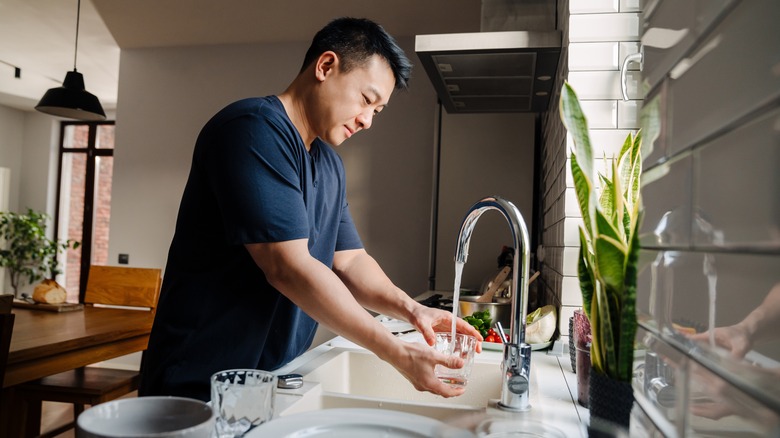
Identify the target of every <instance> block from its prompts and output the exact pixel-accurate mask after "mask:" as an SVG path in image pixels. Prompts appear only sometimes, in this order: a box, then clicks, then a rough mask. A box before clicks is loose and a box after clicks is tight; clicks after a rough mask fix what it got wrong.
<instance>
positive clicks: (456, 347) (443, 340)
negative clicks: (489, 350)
mask: <svg viewBox="0 0 780 438" xmlns="http://www.w3.org/2000/svg"><path fill="white" fill-rule="evenodd" d="M434 348H435V349H436V351H438V352H440V353H444V354H446V355H449V356H458V357H460V358H461V359H463V360H464V362H465V363H464V364H463V367H462V368H447V367H445V366H444V365H436V368H435V369H434V373H435V374H436V377H438V378H439V380H441V381H442V382H444V383H447V384H449V385H451V386H454V387H464V386H466V384H467V383H468V381H469V375H470V374H471V365H472V364H473V363H474V350H475V349H476V348H477V338H475V337H474V336H469V335H465V334H463V333H457V334H455V342H452V333H436V343H435V344H434Z"/></svg>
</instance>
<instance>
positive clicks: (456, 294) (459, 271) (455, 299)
mask: <svg viewBox="0 0 780 438" xmlns="http://www.w3.org/2000/svg"><path fill="white" fill-rule="evenodd" d="M465 264H466V263H465V262H455V286H454V289H453V292H452V329H451V330H450V331H451V334H450V351H452V349H453V348H455V322H456V321H457V320H458V308H459V307H460V305H459V303H460V277H461V275H463V265H465Z"/></svg>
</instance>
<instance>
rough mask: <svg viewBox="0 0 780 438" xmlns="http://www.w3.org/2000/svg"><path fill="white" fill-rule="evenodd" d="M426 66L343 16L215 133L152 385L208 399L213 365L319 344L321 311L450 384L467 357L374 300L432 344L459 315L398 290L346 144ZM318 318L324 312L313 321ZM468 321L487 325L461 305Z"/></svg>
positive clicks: (157, 390) (184, 219) (191, 189)
mask: <svg viewBox="0 0 780 438" xmlns="http://www.w3.org/2000/svg"><path fill="white" fill-rule="evenodd" d="M410 71H411V64H410V63H409V60H408V59H407V58H406V56H405V55H404V53H403V51H402V50H401V49H400V48H399V47H398V45H397V44H396V42H395V41H394V40H393V38H392V37H391V36H389V35H388V34H387V33H385V31H384V30H383V29H382V28H381V27H380V26H378V25H377V24H375V23H373V22H371V21H369V20H364V19H352V18H342V19H337V20H334V21H333V22H331V23H330V24H328V25H327V26H326V27H325V28H323V29H322V30H321V31H320V32H318V33H317V35H316V36H315V37H314V40H313V42H312V45H311V47H310V48H309V50H308V51H307V53H306V56H305V59H304V63H303V67H302V69H301V71H300V73H299V74H298V76H297V77H296V78H295V79H294V80H293V82H292V84H291V85H290V86H289V87H288V88H287V90H285V91H284V93H282V94H280V95H279V96H278V97H277V96H268V97H265V98H250V99H244V100H240V101H238V102H235V103H233V104H231V105H228V106H227V107H226V108H225V109H223V110H222V111H220V112H219V113H218V114H217V115H215V116H214V117H213V118H212V119H211V120H210V121H209V122H208V123H207V124H206V126H205V127H204V128H203V130H202V131H201V133H200V135H199V137H198V140H197V143H196V145H195V151H194V154H193V160H192V168H191V171H190V176H189V179H188V181H187V185H186V187H185V190H184V195H183V197H182V201H181V206H180V209H179V215H178V219H177V223H176V232H175V235H174V238H173V241H172V243H171V248H170V252H169V255H168V264H167V267H166V271H165V280H164V282H163V287H162V293H161V296H160V302H159V306H158V309H157V314H156V317H155V322H154V328H153V329H152V335H151V338H150V341H149V348H148V350H147V351H146V353H145V355H144V360H143V364H142V369H141V371H142V380H141V388H140V395H155V394H157V395H179V396H188V397H194V398H199V399H202V400H208V399H209V377H210V376H211V374H213V373H214V372H216V371H219V370H223V369H230V368H258V369H264V370H274V369H277V368H279V367H281V366H283V365H285V364H286V363H288V362H289V361H290V360H292V359H293V358H295V357H296V356H298V355H300V354H301V353H303V352H304V351H305V350H306V349H307V348H308V347H309V345H310V344H311V341H312V338H313V336H314V332H315V329H316V327H317V322H315V320H316V321H318V322H320V323H322V324H324V325H325V326H327V327H328V328H330V329H331V330H333V331H334V332H335V333H337V334H340V335H343V336H344V337H346V338H348V339H350V340H352V341H354V342H356V343H357V344H359V345H362V346H364V347H366V348H368V349H369V350H371V351H373V352H374V353H376V354H377V355H378V356H379V357H380V358H382V359H384V360H386V361H387V362H389V363H390V364H392V365H393V366H394V367H395V368H396V369H397V370H398V371H399V372H401V373H402V374H403V375H404V376H405V377H406V378H407V379H408V380H409V381H410V382H411V383H412V384H413V385H414V387H415V388H417V389H418V390H421V391H430V392H433V393H436V394H440V395H442V396H445V397H450V396H456V395H460V394H461V393H462V392H463V389H462V388H453V387H450V386H449V385H446V384H444V383H442V382H440V381H439V380H438V379H437V378H436V377H435V375H434V372H433V370H434V367H435V365H436V364H444V365H446V366H448V367H451V368H458V367H460V366H462V365H463V361H462V360H461V359H459V358H448V357H446V356H444V355H442V354H440V353H437V352H435V351H434V350H433V349H431V348H429V347H427V346H426V345H423V344H415V343H407V342H403V341H400V340H399V339H397V338H396V337H394V336H393V335H392V334H391V333H390V332H389V331H388V330H386V329H385V328H384V327H383V326H382V325H381V324H379V323H378V322H377V321H376V320H375V319H374V318H372V316H371V315H370V314H369V313H368V312H366V311H365V309H364V307H365V308H368V309H371V310H374V311H376V312H381V313H383V314H385V315H389V316H392V317H395V318H399V319H402V320H405V321H408V322H410V323H412V324H413V325H414V326H415V327H416V328H417V329H418V330H419V331H420V332H421V333H422V334H423V336H424V337H425V339H426V341H427V342H428V343H429V344H432V343H433V340H434V331H435V330H443V331H448V330H449V329H450V324H451V321H452V319H451V317H452V315H451V314H450V313H448V312H444V311H441V310H437V309H431V308H428V307H425V306H422V305H420V304H419V303H417V302H416V301H414V300H412V299H411V298H409V296H408V295H407V294H406V293H404V292H403V291H402V290H400V289H399V288H397V287H396V286H395V285H393V283H392V282H391V281H390V279H388V278H387V276H386V275H385V274H384V272H383V271H382V270H381V268H380V267H379V265H378V264H377V263H376V261H375V260H374V259H373V258H372V257H371V256H369V255H368V254H367V253H366V251H365V250H364V249H363V246H362V243H361V241H360V238H359V236H358V233H357V231H356V229H355V226H354V224H353V223H352V218H351V216H350V213H349V207H348V204H347V199H346V189H345V187H346V182H345V176H344V168H343V164H342V162H341V159H340V158H339V156H338V155H337V154H336V153H335V151H334V150H333V147H335V146H338V145H340V144H341V143H342V142H344V141H345V140H347V139H348V138H350V137H351V136H352V135H354V134H356V133H357V132H359V131H361V130H364V129H368V128H370V127H371V123H372V121H373V118H374V117H375V116H376V115H377V114H379V113H380V112H381V111H382V110H383V109H384V108H385V106H386V105H387V103H388V100H389V98H390V95H391V93H392V92H393V90H394V88H405V87H406V84H407V81H408V78H409V74H410ZM312 318H313V319H312ZM457 330H458V331H459V332H465V333H468V334H471V335H474V336H476V337H477V338H479V339H481V337H480V336H479V333H478V332H477V331H476V330H474V329H473V328H472V327H471V326H470V325H468V324H467V323H465V322H464V321H463V320H461V319H459V320H458V321H457Z"/></svg>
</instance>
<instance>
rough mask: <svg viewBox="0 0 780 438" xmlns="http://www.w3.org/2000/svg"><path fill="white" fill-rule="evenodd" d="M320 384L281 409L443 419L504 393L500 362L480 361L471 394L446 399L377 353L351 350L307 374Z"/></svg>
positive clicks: (475, 409)
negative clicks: (364, 411) (396, 413)
mask: <svg viewBox="0 0 780 438" xmlns="http://www.w3.org/2000/svg"><path fill="white" fill-rule="evenodd" d="M303 378H304V380H305V381H308V382H319V386H318V388H316V389H314V390H312V391H310V392H308V393H307V394H305V395H304V396H303V397H302V399H301V400H300V401H299V402H297V403H295V404H294V405H292V406H291V407H290V408H288V409H286V410H285V411H284V412H282V413H281V415H282V416H285V415H289V414H293V413H298V412H302V411H310V410H319V409H331V408H380V409H389V410H394V411H401V412H408V413H414V414H418V415H424V416H426V417H430V418H435V419H438V420H448V419H451V418H453V417H458V416H463V415H464V414H478V413H481V412H484V411H485V409H486V407H487V406H488V404H489V403H490V400H491V399H498V398H499V396H500V395H501V372H500V370H499V364H498V363H485V362H475V363H474V364H473V366H472V370H471V376H470V378H469V383H468V385H467V386H466V392H465V393H464V394H463V395H461V396H459V397H453V398H444V397H441V396H438V395H434V394H431V393H427V392H420V391H417V390H416V389H414V387H413V386H412V384H411V383H409V381H408V380H406V379H405V378H404V377H403V376H402V375H401V374H400V373H399V372H398V371H397V370H396V369H395V368H393V367H392V366H391V365H390V364H388V363H387V362H385V361H383V360H381V359H379V358H378V357H377V356H375V355H374V354H372V353H369V352H365V351H359V350H345V351H341V352H338V354H336V355H334V356H332V357H330V358H329V359H328V360H327V361H325V362H324V363H322V364H321V365H319V366H317V367H316V368H314V369H312V370H311V371H309V372H308V373H306V374H304V377H303Z"/></svg>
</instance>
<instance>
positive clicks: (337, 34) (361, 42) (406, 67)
mask: <svg viewBox="0 0 780 438" xmlns="http://www.w3.org/2000/svg"><path fill="white" fill-rule="evenodd" d="M329 50H330V51H333V52H334V53H336V55H338V57H339V60H340V61H341V64H340V65H341V71H342V72H345V73H346V72H349V71H350V70H351V69H353V68H355V67H361V66H363V65H365V63H366V62H368V60H369V59H370V58H371V57H372V56H373V55H379V56H381V57H382V58H384V59H385V60H386V61H387V63H388V64H389V65H390V69H391V70H392V71H393V76H395V88H396V89H405V88H406V87H407V86H408V85H407V84H408V82H409V77H410V75H411V72H412V63H411V62H410V61H409V58H407V57H406V54H405V53H404V51H403V50H402V49H401V48H400V47H398V43H397V42H396V41H395V39H394V38H393V37H392V36H390V34H388V33H387V32H386V31H385V30H384V29H383V28H382V26H380V25H378V24H377V23H374V22H373V21H371V20H368V19H365V18H349V17H343V18H337V19H335V20H333V21H331V22H330V23H328V25H327V26H325V27H324V28H322V29H321V30H320V31H319V32H317V34H316V35H314V39H313V40H312V42H311V46H309V50H307V51H306V57H305V58H304V59H303V67H301V71H303V70H305V69H306V67H308V66H309V64H311V63H312V62H314V61H316V60H317V58H318V57H319V56H320V55H322V54H323V53H325V52H327V51H329Z"/></svg>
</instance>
